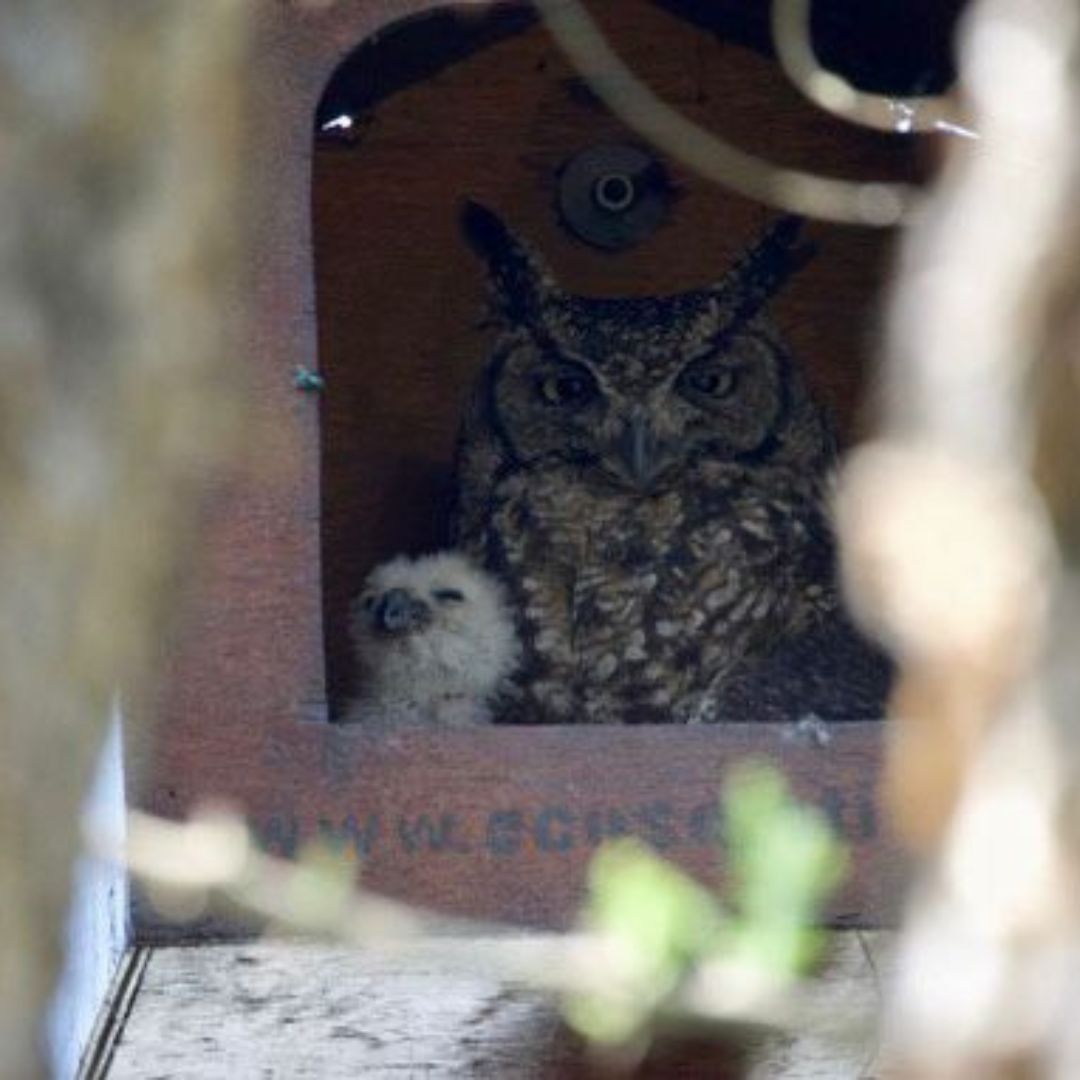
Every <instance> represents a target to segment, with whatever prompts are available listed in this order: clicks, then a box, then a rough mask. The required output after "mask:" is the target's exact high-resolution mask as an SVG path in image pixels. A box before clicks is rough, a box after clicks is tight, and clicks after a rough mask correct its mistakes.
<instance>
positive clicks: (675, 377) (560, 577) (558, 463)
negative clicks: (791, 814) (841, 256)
mask: <svg viewBox="0 0 1080 1080" xmlns="http://www.w3.org/2000/svg"><path fill="white" fill-rule="evenodd" d="M463 225H464V228H465V232H466V236H467V237H468V238H469V240H470V241H471V243H472V245H473V247H474V248H475V249H476V250H477V251H478V252H479V253H480V254H481V255H482V256H483V257H484V258H485V259H486V261H487V263H488V266H489V269H490V275H491V283H492V289H493V294H494V307H495V314H496V319H497V323H498V325H499V333H498V337H497V340H496V342H495V345H494V349H493V351H492V353H491V355H490V357H489V359H488V361H487V363H486V364H485V366H484V368H483V370H482V372H481V375H480V378H479V381H478V384H477V386H476V388H475V392H474V394H473V396H472V399H471V402H470V405H469V407H468V409H467V413H466V417H465V420H464V423H463V427H462V433H461V438H460V443H459V452H458V468H457V475H458V510H457V515H456V522H455V524H456V539H457V543H458V544H459V546H461V547H462V548H463V549H464V550H466V551H467V552H469V553H470V554H471V555H472V556H473V557H474V558H476V559H477V560H478V561H479V562H480V563H481V564H483V565H485V566H486V567H487V568H488V569H490V570H491V571H493V572H494V573H495V574H497V575H498V576H499V577H501V578H502V579H503V581H504V582H505V583H506V585H507V586H508V588H509V589H510V591H511V594H512V598H513V601H514V603H515V606H516V610H517V612H518V622H519V630H520V634H521V638H522V641H523V643H524V648H525V657H526V660H525V665H524V668H523V675H522V677H521V679H520V687H521V692H522V702H521V706H520V708H518V709H517V710H516V711H515V714H514V716H513V717H511V718H510V719H520V720H523V721H526V722H552V723H618V722H690V721H694V720H702V719H738V720H744V719H754V718H755V717H756V716H759V715H760V716H762V717H763V718H768V719H776V718H779V715H778V714H780V715H790V717H791V718H793V719H794V718H797V717H798V716H799V715H800V714H805V713H806V712H815V713H817V714H818V715H823V716H824V718H826V719H832V718H837V716H838V715H851V714H859V713H866V712H867V711H870V712H874V711H876V710H877V708H878V706H879V704H880V702H879V701H878V700H877V699H879V698H880V696H881V694H882V691H883V688H884V686H883V680H884V678H885V674H884V669H883V665H882V664H881V663H880V662H879V661H877V658H876V657H873V656H871V655H870V653H869V650H868V648H866V647H864V646H862V644H861V642H853V635H852V632H850V631H849V630H848V629H847V627H846V624H844V622H843V619H842V616H841V615H840V614H839V605H838V597H837V590H836V587H835V585H834V567H833V563H834V558H833V544H832V539H831V535H830V530H829V527H828V523H827V520H826V516H825V511H824V508H823V505H822V497H823V489H824V486H825V482H826V476H827V472H828V468H829V466H830V463H831V461H832V458H833V443H832V439H831V436H830V432H829V428H828V425H827V423H826V421H825V417H824V415H823V413H822V411H821V409H820V408H819V407H818V406H817V405H816V404H815V403H814V401H813V400H812V399H811V397H810V395H809V394H808V392H807V389H806V387H805V385H804V383H803V380H802V379H801V377H800V374H799V371H798V369H797V367H796V365H795V363H794V361H793V358H792V356H791V355H790V353H789V351H788V349H787V348H786V347H785V345H784V342H783V341H782V339H781V337H780V336H779V334H778V333H777V331H776V330H775V328H774V327H773V325H772V324H771V323H770V321H769V320H768V318H767V317H766V315H765V313H764V307H765V304H766V302H767V301H768V300H769V298H770V297H771V296H772V295H773V294H774V292H775V291H776V289H777V288H778V287H779V285H780V284H781V283H782V282H783V281H784V280H785V279H786V278H787V277H788V276H789V275H790V274H791V273H793V272H794V271H795V270H796V269H797V268H798V266H799V265H801V263H802V262H804V261H805V260H806V258H807V256H808V248H807V247H806V246H805V245H802V244H801V243H800V242H799V239H798V234H799V223H798V221H797V220H796V219H793V218H785V219H782V220H780V221H779V222H778V223H777V224H775V225H774V226H773V227H772V228H771V229H770V230H769V231H768V232H767V233H766V234H765V235H764V236H763V238H762V239H761V240H760V241H759V242H758V243H757V245H756V246H755V247H754V248H753V249H752V250H750V251H749V252H748V253H747V254H746V256H745V257H744V258H743V259H742V260H741V261H739V262H738V263H737V265H735V266H734V267H733V268H732V269H731V270H730V271H729V272H728V273H727V274H726V275H725V276H724V277H723V278H722V280H720V281H719V282H718V283H717V284H715V285H712V286H710V287H707V288H703V289H699V290H696V291H692V292H685V293H679V294H677V295H672V296H663V297H647V298H598V297H586V296H580V295H574V294H571V293H569V292H567V291H565V290H564V289H562V288H560V287H559V285H558V284H557V283H556V282H555V280H554V279H553V277H552V275H551V273H550V271H549V270H548V268H547V266H546V265H545V264H544V262H543V261H542V260H541V259H540V258H539V257H538V256H537V254H536V253H535V252H534V251H532V250H531V249H530V247H529V246H528V245H527V244H525V243H524V242H523V241H522V240H520V239H519V238H518V237H517V236H515V235H514V234H513V233H512V232H511V231H510V230H509V229H508V228H507V227H506V226H505V225H504V224H503V223H502V222H501V221H500V220H499V219H498V218H497V217H496V216H495V215H494V214H492V213H491V212H490V211H488V210H486V209H484V208H482V207H480V206H478V205H476V204H473V203H470V204H468V205H467V207H466V209H465V212H464V215H463ZM838 642H839V643H840V645H839V648H840V650H841V658H840V659H839V660H837V659H836V655H835V650H836V648H837V643H838ZM786 649H790V650H791V651H792V655H793V656H796V657H797V658H799V659H798V663H799V664H801V665H802V666H803V668H804V669H805V668H806V665H807V662H808V660H809V663H810V666H811V667H813V666H814V665H815V664H816V663H817V662H818V659H819V658H820V657H824V656H827V655H831V656H832V657H833V659H832V660H831V661H830V662H831V663H832V665H833V667H836V666H837V665H839V668H840V669H841V672H842V673H844V672H846V670H847V669H848V668H852V669H859V671H858V674H857V677H856V679H855V682H856V683H857V686H856V692H857V693H856V696H858V697H861V698H863V699H866V700H859V701H837V700H835V699H836V696H837V688H836V686H835V679H834V678H833V672H831V670H830V671H826V674H825V675H824V676H823V675H822V674H821V672H820V671H818V672H815V671H812V670H811V671H803V673H802V675H801V676H797V674H791V675H790V678H789V676H786V675H785V676H782V677H781V676H779V675H778V674H777V672H778V670H783V666H784V665H783V663H782V662H781V663H780V664H779V668H778V667H777V658H778V657H779V658H782V656H783V654H784V652H785V650H786ZM848 654H850V655H851V656H852V657H853V659H852V660H851V662H850V663H849V662H848V660H847V659H846V658H845V657H846V656H847V655H848ZM758 673H760V674H758ZM785 679H788V681H789V682H790V683H791V685H790V692H789V693H787V694H786V695H785V694H783V693H780V692H779V691H778V686H779V684H780V683H782V682H784V680H785ZM757 682H760V684H761V685H756V683H757ZM759 691H762V693H759ZM815 694H816V695H817V698H818V699H821V700H816V699H814V695H815ZM793 697H796V698H798V699H799V700H798V701H794V700H791V699H792V698H793ZM758 702H760V709H759V708H758V706H757V704H756V703H758ZM733 713H737V715H732V714H733Z"/></svg>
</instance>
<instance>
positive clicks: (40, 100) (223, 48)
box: [0, 0, 248, 1080]
mask: <svg viewBox="0 0 1080 1080" xmlns="http://www.w3.org/2000/svg"><path fill="white" fill-rule="evenodd" d="M247 15H248V6H247V5H246V4H242V3H161V2H148V3H130V2H129V0H92V2H91V0H87V2H80V3H74V4H71V3H46V2H43V0H7V2H5V3H4V4H3V5H0V83H2V85H3V94H2V96H0V157H2V162H3V167H2V169H0V221H2V225H0V354H2V359H3V373H4V375H3V380H2V381H0V417H2V423H0V504H2V505H3V519H2V523H0V591H2V593H3V596H4V602H3V609H2V610H3V614H2V616H0V710H2V719H0V883H2V885H3V903H2V904H0V1002H2V1003H3V1004H2V1008H0V1076H3V1077H18V1078H19V1080H31V1078H33V1077H39V1076H44V1075H46V1066H45V1064H44V1060H43V1054H42V1051H41V1048H40V1045H39V1040H40V1035H39V1032H40V1021H41V1017H42V1013H43V1009H44V1006H45V1004H46V1002H47V1000H48V997H49V995H50V993H51V992H52V990H53V989H54V986H55V982H56V978H57V975H58V972H59V965H60V960H61V942H62V939H63V922H64V916H65V910H66V907H67V902H68V899H67V898H68V895H69V885H70V880H71V872H72V861H73V859H74V857H75V854H76V852H77V849H78V831H77V830H78V811H79V805H80V802H81V800H82V798H83V795H84V792H85V791H86V788H87V784H88V781H89V778H90V775H91V771H92V767H93V764H94V761H95V758H96V756H97V753H98V750H99V747H100V746H101V743H102V737H103V734H104V731H105V727H106V723H107V721H108V717H109V713H110V701H111V699H112V698H113V696H114V695H115V694H116V693H117V692H118V690H120V689H122V690H123V691H124V692H125V693H126V692H129V691H131V692H135V693H137V692H138V691H140V690H143V689H146V687H147V675H148V673H150V672H152V670H153V668H154V664H155V661H156V660H157V659H158V655H159V653H160V636H161V632H162V626H163V615H164V612H165V610H166V604H167V601H168V600H169V598H170V596H171V593H172V591H173V590H172V586H173V576H174V574H175V572H176V569H177V564H178V558H179V556H180V554H181V552H182V551H184V550H185V547H186V546H187V545H188V544H189V543H190V540H191V528H192V521H193V510H194V501H195V492H196V486H197V485H196V482H197V480H198V478H199V476H200V475H201V471H202V469H203V467H204V466H205V465H206V463H207V462H208V460H209V458H210V457H211V456H212V455H213V454H214V453H215V451H216V450H217V449H218V448H220V447H221V446H222V444H223V435H224V433H225V430H226V427H227V425H228V423H229V422H230V420H231V418H232V416H233V413H232V408H233V401H232V396H231V395H230V393H229V390H228V388H229V386H230V385H231V383H232V381H233V376H232V375H231V374H230V372H229V368H228V362H227V359H226V341H225V330H224V325H223V316H222V311H223V308H224V305H223V303H222V300H223V297H225V296H227V295H228V294H229V291H230V289H231V286H232V280H231V276H232V274H233V270H234V255H235V254H236V252H235V250H234V249H235V248H236V246H237V243H238V241H239V240H240V237H241V232H240V230H239V229H238V227H237V219H236V209H237V206H238V205H239V204H238V202H237V201H235V200H234V199H233V197H232V196H233V195H234V194H235V184H236V176H235V166H234V161H235V160H237V148H238V144H239V114H238V104H239V98H238V94H239V87H240V85H241V81H240V78H239V75H240V72H241V67H242V60H243V54H244V49H245V44H246V32H245V22H246V18H247ZM233 370H235V367H234V368H233Z"/></svg>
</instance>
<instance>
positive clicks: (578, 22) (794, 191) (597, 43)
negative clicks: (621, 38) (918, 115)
mask: <svg viewBox="0 0 1080 1080" xmlns="http://www.w3.org/2000/svg"><path fill="white" fill-rule="evenodd" d="M535 4H536V7H537V9H538V10H539V11H540V14H541V15H542V16H543V18H544V23H545V25H546V26H547V28H548V30H549V31H550V33H551V35H552V37H554V38H555V40H556V42H557V43H558V44H559V47H560V48H561V49H562V50H563V52H565V53H566V55H567V57H568V59H569V60H570V62H571V63H572V64H573V65H574V67H575V68H577V70H578V71H579V72H581V74H582V75H583V76H584V77H585V78H586V79H587V80H588V83H589V86H590V87H591V88H592V90H593V91H594V92H595V93H596V95H597V96H598V97H599V98H600V99H601V101H603V102H604V104H606V105H607V107H608V108H609V109H611V111H612V112H613V113H614V114H615V115H616V116H618V117H619V118H620V119H622V120H623V121H625V122H626V123H627V124H628V125H629V126H630V127H631V128H633V129H634V130H635V131H638V132H639V133H640V134H642V135H643V136H645V138H647V139H648V140H649V141H650V142H651V143H652V144H653V145H654V146H656V147H657V148H659V149H661V150H663V151H664V152H665V153H668V154H670V155H671V156H672V157H673V158H675V159H676V160H678V161H682V162H684V163H685V164H686V165H688V166H689V167H690V168H692V169H694V170H695V172H697V173H699V174H700V175H702V176H704V177H706V178H707V179H709V180H712V181H714V182H715V183H718V184H721V185H723V186H724V187H726V188H729V189H730V190H732V191H736V192H738V193H739V194H740V195H745V196H746V197H747V198H750V199H756V200H759V201H761V202H764V203H768V204H769V205H771V206H775V207H778V208H780V209H783V210H787V211H789V212H791V213H795V214H806V215H808V216H809V217H814V218H821V219H822V220H825V221H838V222H846V223H850V224H856V225H877V226H884V225H895V224H897V223H898V222H900V221H901V220H902V219H903V218H904V217H905V216H906V215H908V214H909V213H910V212H911V208H912V203H913V201H914V198H915V196H914V192H913V191H912V190H911V189H910V188H909V187H907V186H906V185H904V184H892V183H859V182H856V181H847V180H837V179H833V178H831V177H824V176H817V175H814V174H811V173H806V172H801V171H799V170H797V169H787V168H781V167H779V166H777V165H774V164H772V163H771V162H767V161H763V160H762V159H761V158H758V157H755V156H754V155H753V154H749V153H747V152H746V151H744V150H741V149H739V148H738V147H736V146H733V145H732V144H731V143H728V142H726V141H725V140H724V139H722V138H721V137H720V136H718V135H716V134H714V133H713V132H709V131H706V130H705V129H704V128H701V127H699V126H698V125H697V124H695V123H694V122H693V121H692V120H690V119H688V118H687V117H686V116H684V115H683V114H682V113H681V112H679V111H678V110H677V109H673V108H672V107H671V106H670V105H668V104H667V103H666V102H664V101H661V100H660V98H658V97H657V96H656V94H655V93H653V91H652V90H651V89H650V88H649V87H648V86H646V85H645V83H643V82H642V81H641V79H639V78H638V77H637V75H635V74H634V72H633V71H631V70H630V68H629V67H627V65H626V64H625V63H624V62H623V61H622V60H621V59H620V57H619V56H618V55H617V54H616V53H615V51H614V49H612V47H611V45H610V44H609V43H608V40H607V38H606V37H605V36H604V34H603V32H602V31H601V30H600V27H599V26H598V24H597V23H596V21H595V20H594V19H593V17H592V16H591V15H590V14H589V12H588V11H587V10H586V8H585V7H584V6H583V4H582V3H580V0H535Z"/></svg>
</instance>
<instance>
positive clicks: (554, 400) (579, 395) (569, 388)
mask: <svg viewBox="0 0 1080 1080" xmlns="http://www.w3.org/2000/svg"><path fill="white" fill-rule="evenodd" d="M536 393H537V396H538V397H539V398H540V400H541V401H542V402H543V403H544V404H545V405H561V406H571V407H573V406H578V405H584V404H585V403H586V402H587V401H590V400H591V399H592V398H593V397H594V396H595V395H596V383H595V382H594V381H593V377H592V376H591V375H590V374H589V373H588V372H587V371H585V370H584V369H581V370H567V371H557V372H551V373H549V374H546V375H541V376H539V377H538V379H537V380H536Z"/></svg>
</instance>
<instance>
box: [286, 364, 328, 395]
mask: <svg viewBox="0 0 1080 1080" xmlns="http://www.w3.org/2000/svg"><path fill="white" fill-rule="evenodd" d="M292 381H293V386H295V387H296V389H297V390H302V391H303V392H304V393H305V394H318V393H320V392H321V391H323V390H325V389H326V380H325V379H324V378H323V377H322V376H321V375H320V374H319V373H318V372H317V371H312V370H311V368H308V367H304V365H303V364H298V365H297V367H296V370H295V371H294V372H293V380H292Z"/></svg>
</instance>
